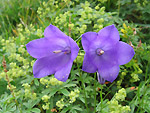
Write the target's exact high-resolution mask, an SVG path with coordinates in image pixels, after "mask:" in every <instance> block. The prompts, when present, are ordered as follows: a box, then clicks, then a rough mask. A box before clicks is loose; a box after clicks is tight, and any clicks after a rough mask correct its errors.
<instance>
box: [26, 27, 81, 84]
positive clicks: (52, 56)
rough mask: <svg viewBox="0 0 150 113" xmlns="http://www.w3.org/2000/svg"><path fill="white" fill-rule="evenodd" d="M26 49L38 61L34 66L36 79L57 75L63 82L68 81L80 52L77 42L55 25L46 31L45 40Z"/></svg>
mask: <svg viewBox="0 0 150 113" xmlns="http://www.w3.org/2000/svg"><path fill="white" fill-rule="evenodd" d="M26 48H27V51H28V53H29V54H30V55H31V56H32V57H34V58H36V59H37V60H36V62H35V63H34V66H33V74H34V77H35V78H41V77H45V76H47V75H51V74H55V75H54V76H55V78H56V79H58V80H60V81H63V82H65V81H66V80H67V79H68V77H69V73H70V70H71V67H72V64H73V61H74V60H75V58H76V57H77V55H78V51H79V47H78V45H77V44H76V42H75V41H74V40H73V39H72V38H70V37H69V36H67V35H65V34H64V33H63V32H62V31H60V30H59V29H58V28H57V27H55V26H53V25H49V26H48V27H47V28H46V29H45V31H44V38H41V39H36V40H33V41H31V42H29V43H28V44H27V45H26Z"/></svg>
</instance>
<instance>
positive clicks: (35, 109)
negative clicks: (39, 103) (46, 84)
mask: <svg viewBox="0 0 150 113" xmlns="http://www.w3.org/2000/svg"><path fill="white" fill-rule="evenodd" d="M31 111H32V112H35V113H40V112H41V110H40V109H38V108H33V109H32V110H31Z"/></svg>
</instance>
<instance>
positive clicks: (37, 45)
mask: <svg viewBox="0 0 150 113" xmlns="http://www.w3.org/2000/svg"><path fill="white" fill-rule="evenodd" d="M66 46H67V43H66V42H65V41H64V40H63V39H58V38H55V37H53V38H51V39H47V38H41V39H36V40H33V41H30V42H29V43H28V44H27V45H26V48H27V51H28V53H29V54H30V55H31V56H32V57H34V58H42V57H45V56H50V55H53V54H54V53H53V51H56V50H63V49H64V47H66Z"/></svg>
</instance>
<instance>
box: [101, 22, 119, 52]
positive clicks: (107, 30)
mask: <svg viewBox="0 0 150 113" xmlns="http://www.w3.org/2000/svg"><path fill="white" fill-rule="evenodd" d="M98 38H99V40H100V41H101V44H103V48H101V49H103V50H108V49H110V47H112V46H113V45H114V44H116V43H117V42H118V41H119V40H120V36H119V32H118V30H117V28H116V27H115V26H114V25H110V26H107V27H104V28H103V29H101V30H100V31H99V32H98Z"/></svg>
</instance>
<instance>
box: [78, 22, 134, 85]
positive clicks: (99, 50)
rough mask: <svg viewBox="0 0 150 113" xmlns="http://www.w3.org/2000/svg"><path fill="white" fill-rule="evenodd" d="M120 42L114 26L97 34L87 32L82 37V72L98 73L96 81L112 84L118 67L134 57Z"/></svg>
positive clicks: (130, 49) (130, 50)
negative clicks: (83, 53) (83, 52)
mask: <svg viewBox="0 0 150 113" xmlns="http://www.w3.org/2000/svg"><path fill="white" fill-rule="evenodd" d="M119 40H120V36H119V32H118V30H117V28H116V27H115V26H114V25H110V26H107V27H105V28H103V29H101V30H100V31H99V32H98V33H96V32H87V33H84V34H83V35H82V40H81V41H82V46H83V49H84V51H85V55H84V60H83V66H82V70H83V71H85V72H88V73H95V72H96V71H97V72H98V74H97V76H98V81H99V82H100V83H101V84H104V83H105V80H107V81H110V82H113V81H114V80H115V79H116V78H117V76H118V74H119V70H120V68H119V65H124V64H126V63H128V62H129V61H130V60H131V59H132V58H133V56H134V54H135V52H134V50H133V48H132V47H131V46H130V45H129V44H127V43H124V42H122V41H119Z"/></svg>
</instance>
